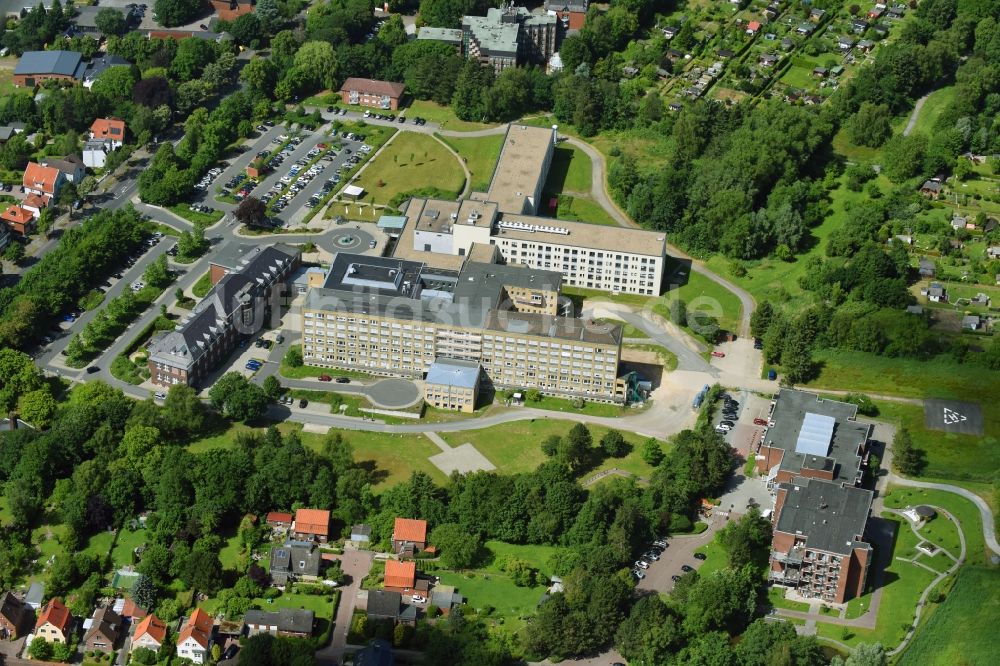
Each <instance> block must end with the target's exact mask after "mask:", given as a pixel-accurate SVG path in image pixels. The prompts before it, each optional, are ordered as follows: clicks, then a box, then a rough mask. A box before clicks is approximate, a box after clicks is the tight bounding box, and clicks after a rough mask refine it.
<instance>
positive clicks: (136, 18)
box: [73, 4, 143, 37]
mask: <svg viewBox="0 0 1000 666" xmlns="http://www.w3.org/2000/svg"><path fill="white" fill-rule="evenodd" d="M103 8H104V7H103V6H102V7H98V6H97V5H96V4H95V5H94V6H91V7H81V6H76V7H75V9H76V15H75V16H73V24H74V25H75V26H76V27H77V29H78V30H79V31H80V32H83V33H86V34H89V35H93V36H95V37H96V36H97V35H100V34H101V30H100V28H98V27H97V13H98V12H99V11H100V10H101V9H103ZM119 11H121V13H122V14H124V15H125V26H126V27H127V28H128V29H129V30H134V29H135V28H137V27H138V26H139V24H140V23H141V22H142V16H143V12H142V9H141V8H139V7H138V6H136V5H133V6H132V7H129V8H128V9H120V10H119Z"/></svg>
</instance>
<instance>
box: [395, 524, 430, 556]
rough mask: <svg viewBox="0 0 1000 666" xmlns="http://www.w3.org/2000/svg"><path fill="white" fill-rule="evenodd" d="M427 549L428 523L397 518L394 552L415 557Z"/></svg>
mask: <svg viewBox="0 0 1000 666" xmlns="http://www.w3.org/2000/svg"><path fill="white" fill-rule="evenodd" d="M426 547H427V521H426V520H414V519H411V518H396V522H395V524H394V525H393V529H392V552H394V553H396V554H397V555H399V554H407V555H411V556H412V555H413V554H414V553H415V552H416V551H420V550H423V549H424V548H426Z"/></svg>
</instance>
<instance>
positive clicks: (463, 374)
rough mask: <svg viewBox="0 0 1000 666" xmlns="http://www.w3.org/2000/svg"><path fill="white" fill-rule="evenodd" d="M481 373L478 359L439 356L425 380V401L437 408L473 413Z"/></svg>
mask: <svg viewBox="0 0 1000 666" xmlns="http://www.w3.org/2000/svg"><path fill="white" fill-rule="evenodd" d="M480 374H481V371H480V367H479V363H478V362H477V361H459V360H457V359H438V360H436V361H435V362H434V363H433V364H432V365H431V367H430V368H428V370H427V377H426V378H425V379H424V402H426V403H427V404H428V405H431V406H433V407H436V408H438V409H450V410H454V411H459V412H465V413H467V414H470V413H472V412H474V411H475V410H476V400H477V398H478V397H479V380H480Z"/></svg>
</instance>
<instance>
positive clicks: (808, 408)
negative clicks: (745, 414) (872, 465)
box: [765, 389, 871, 484]
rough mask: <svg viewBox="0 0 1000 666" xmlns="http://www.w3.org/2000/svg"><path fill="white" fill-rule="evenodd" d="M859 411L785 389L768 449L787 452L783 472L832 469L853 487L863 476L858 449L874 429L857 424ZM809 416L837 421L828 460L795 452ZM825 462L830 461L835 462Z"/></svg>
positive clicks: (769, 433) (837, 477)
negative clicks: (803, 469) (826, 417)
mask: <svg viewBox="0 0 1000 666" xmlns="http://www.w3.org/2000/svg"><path fill="white" fill-rule="evenodd" d="M857 411H858V408H857V407H856V406H854V405H852V404H850V403H846V402H839V401H837V400H830V399H828V398H820V397H819V396H817V395H816V394H815V393H809V392H806V391H797V390H793V389H782V390H781V392H779V393H778V397H777V399H776V402H775V406H774V412H773V413H772V414H771V420H772V421H773V422H774V425H773V426H770V427H769V428H768V430H767V434H766V435H765V445H766V446H771V447H775V448H779V449H784V451H785V454H784V456H783V457H782V459H781V469H782V470H787V471H791V472H792V473H793V474H797V473H799V472H800V471H801V470H802V468H803V467H807V468H809V469H829V468H830V466H831V465H832V467H833V468H834V479H835V480H838V481H843V482H846V483H850V484H853V483H855V482H856V481H857V479H858V477H859V475H860V466H861V458H860V456H859V455H858V449H859V448H860V446H861V445H862V444H864V443H865V442H866V441H867V439H868V434H869V431H870V429H871V426H870V425H868V424H865V423H858V422H857V421H855V420H854V419H855V416H856V415H857ZM806 414H818V415H821V416H829V417H832V418H833V419H834V420H835V425H834V428H833V436H832V438H831V439H830V445H829V447H828V450H827V452H826V455H825V456H817V455H813V456H807V455H804V454H802V453H796V451H795V448H796V444H797V443H798V440H799V435H800V433H801V432H802V426H803V423H804V422H805V420H806ZM821 458H829V460H830V461H831V462H828V461H826V460H821Z"/></svg>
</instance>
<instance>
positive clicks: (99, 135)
mask: <svg viewBox="0 0 1000 666" xmlns="http://www.w3.org/2000/svg"><path fill="white" fill-rule="evenodd" d="M90 133H91V134H93V135H94V138H95V139H111V140H112V141H124V140H125V121H124V120H117V119H114V118H98V119H97V120H95V121H94V124H93V125H91V126H90Z"/></svg>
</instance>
